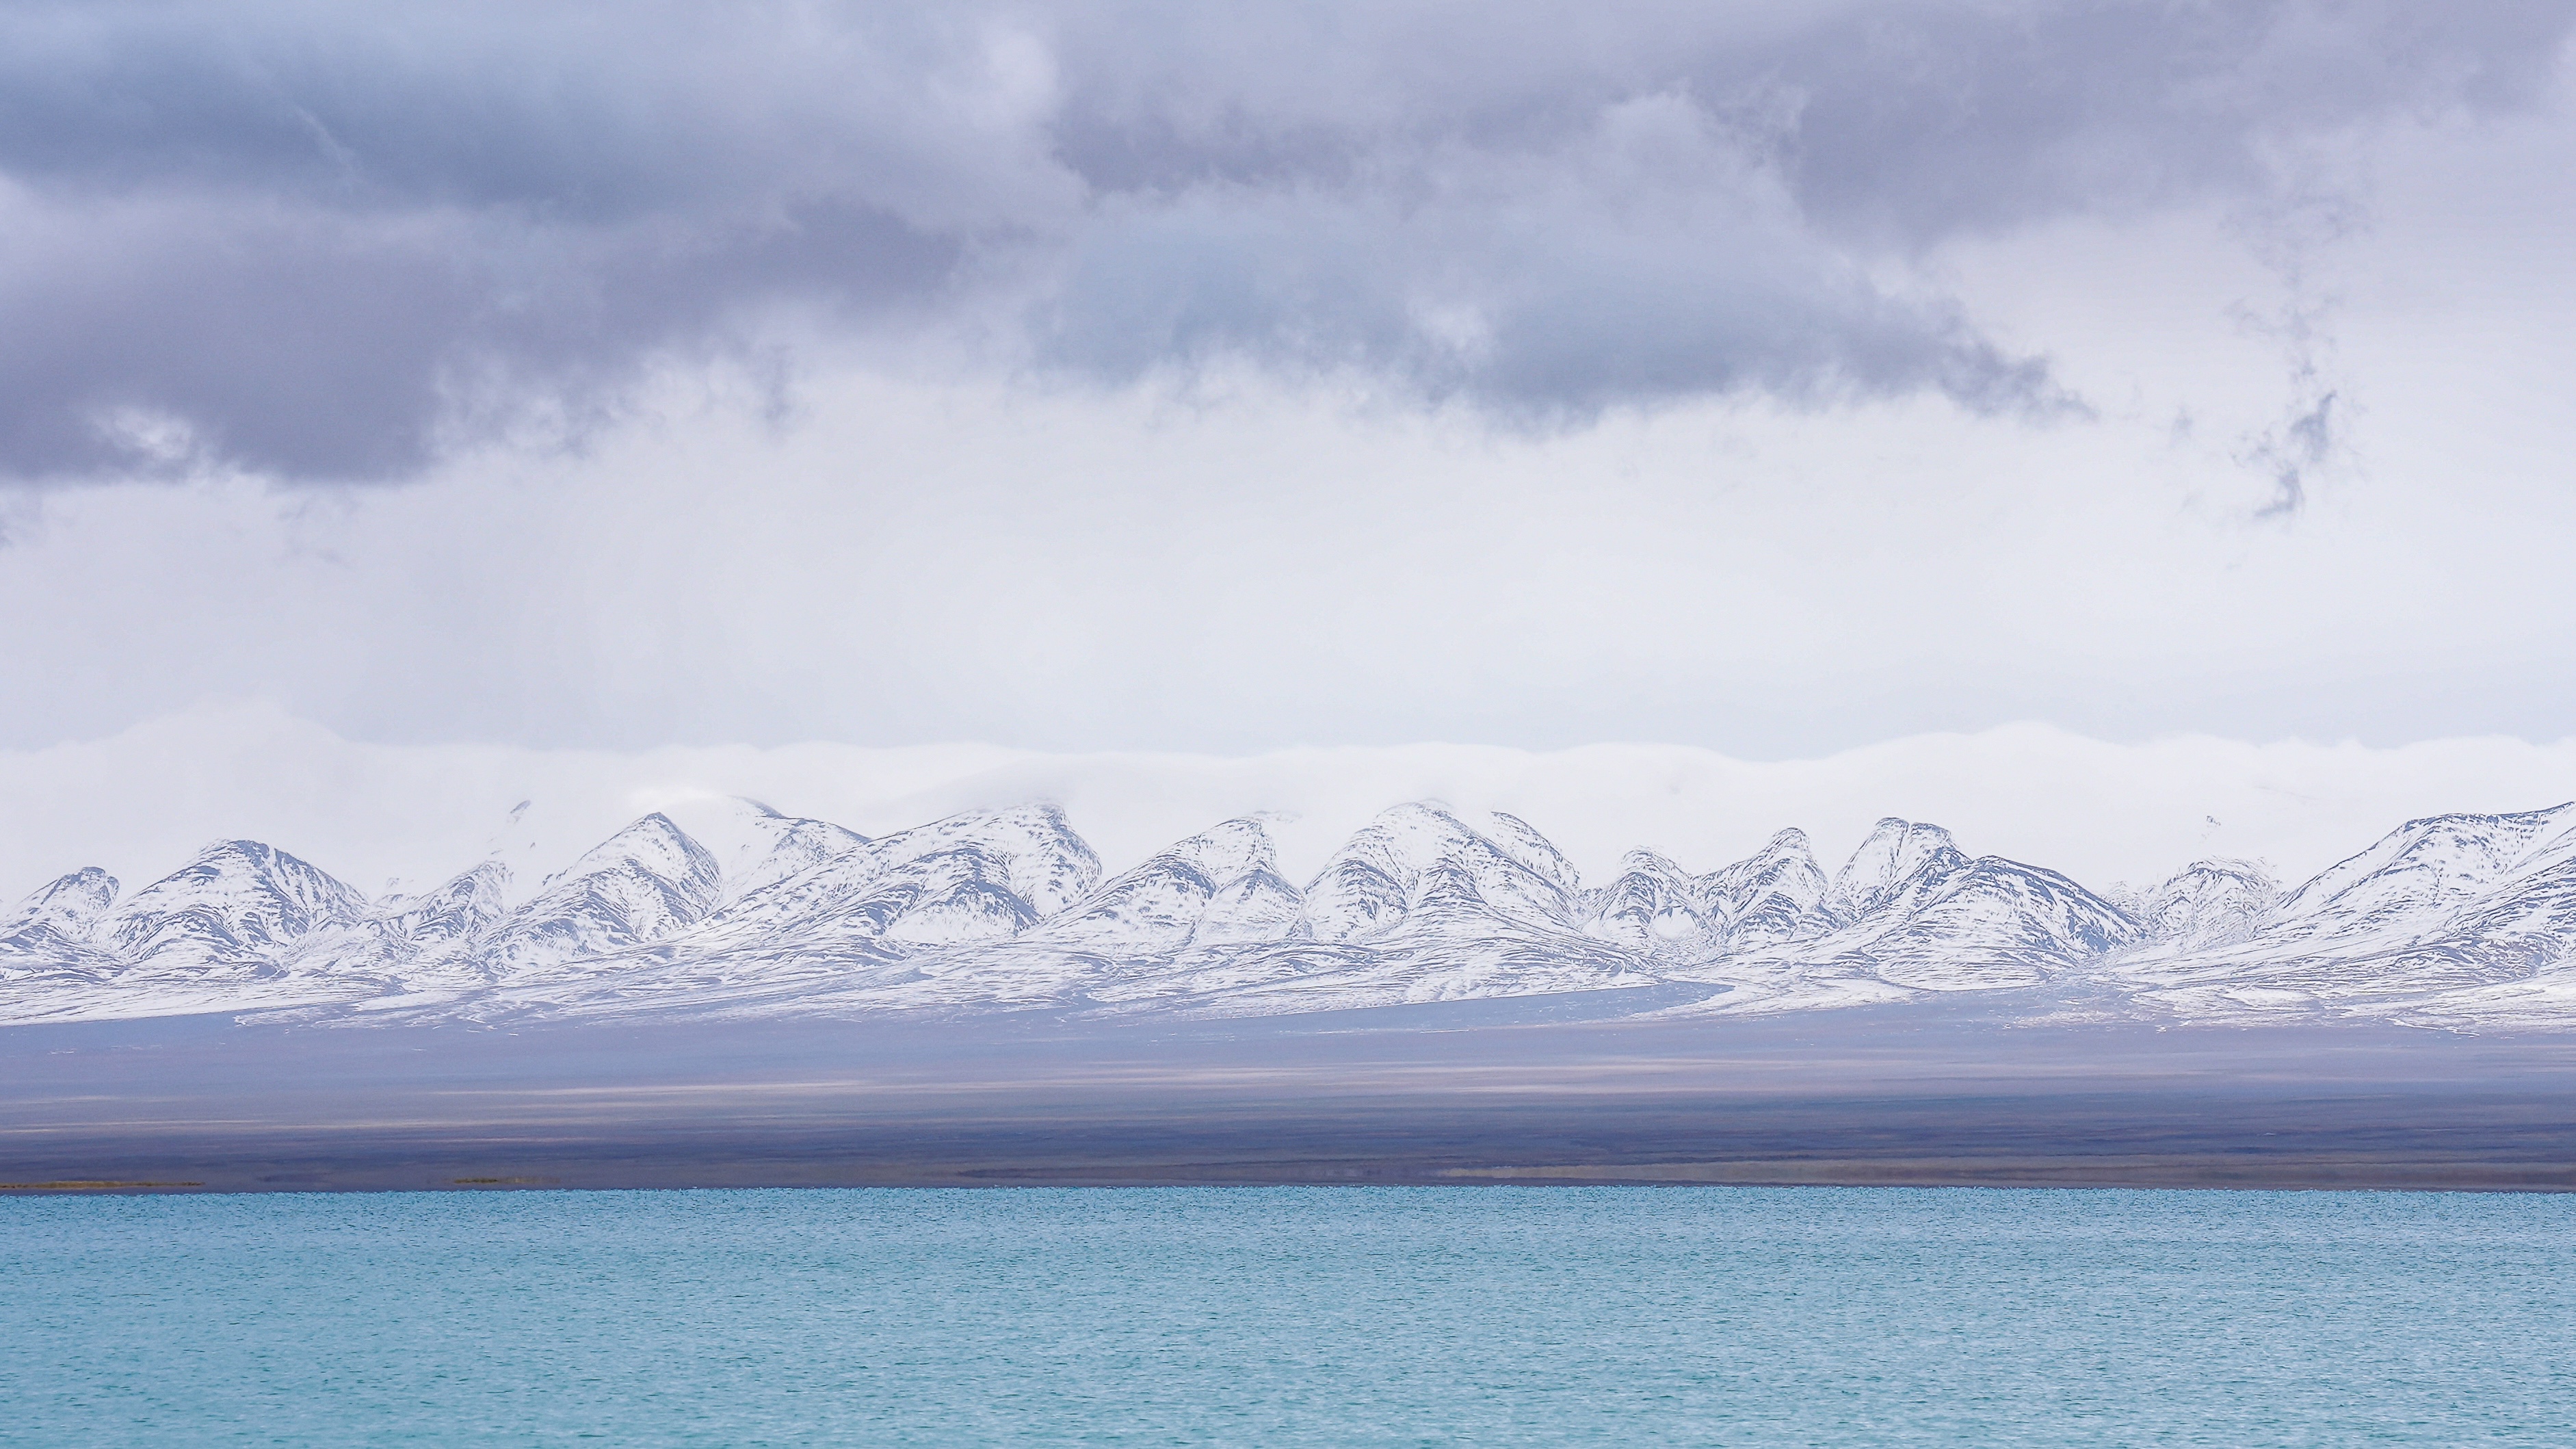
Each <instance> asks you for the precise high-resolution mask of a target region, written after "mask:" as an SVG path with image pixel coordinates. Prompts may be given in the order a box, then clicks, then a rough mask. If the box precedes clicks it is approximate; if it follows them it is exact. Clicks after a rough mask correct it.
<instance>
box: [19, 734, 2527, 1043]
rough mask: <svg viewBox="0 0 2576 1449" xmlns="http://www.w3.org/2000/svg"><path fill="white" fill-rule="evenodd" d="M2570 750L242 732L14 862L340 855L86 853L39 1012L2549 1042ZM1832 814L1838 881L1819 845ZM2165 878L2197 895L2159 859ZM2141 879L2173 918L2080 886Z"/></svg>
mask: <svg viewBox="0 0 2576 1449" xmlns="http://www.w3.org/2000/svg"><path fill="white" fill-rule="evenodd" d="M2567 756H2568V749H2567V747H2564V746H2561V747H2546V748H2545V747H2535V746H2531V745H2526V744H2520V743H2516V742H2510V741H2460V742H2449V743H2443V744H2434V745H2423V746H2415V747H2411V748H2409V749H2405V750H2391V751H2369V750H2361V749H2357V748H2353V747H2339V748H2313V747H2307V746H2264V747H2254V746H2244V745H2231V744H2225V743H2221V742H2214V741H2205V740H2183V741H2174V742H2170V743H2166V744H2158V745H2147V746H2137V747H2118V746H2110V745H2103V744H2100V743H2098V742H2092V741H2085V740H2080V739H2075V738H2072V737H2069V736H2066V735H2063V734H2060V733H2057V732H2054V731H2049V730H2044V729H2035V728H2016V729H2005V730H1996V731H1991V732H1988V733H1985V734H1981V735H1975V736H1959V737H1940V738H1932V739H1922V740H1909V741H1901V742H1897V743H1894V744H1890V745H1886V746H1881V747H1877V748H1875V749H1871V750H1863V751H1855V752H1852V753H1850V754H1846V755H1841V756H1836V757H1833V758H1831V759H1828V760H1822V761H1814V762H1797V763H1780V764H1746V763H1743V762H1737V761H1730V760H1727V759H1724V758H1723V757H1720V756H1716V755H1713V754H1709V753H1707V752H1704V751H1695V750H1688V749H1679V748H1670V747H1659V746H1624V745H1622V746H1598V747H1593V748H1589V749H1582V750H1572V751H1565V752H1560V753H1553V754H1530V753H1522V752H1516V751H1508V750H1493V749H1470V748H1455V747H1443V746H1414V747H1406V748H1401V749H1381V750H1334V751H1295V752H1284V753H1280V754H1274V755H1267V756H1261V757H1257V758H1252V759H1246V760H1219V759H1199V758H1187V757H1170V756H1083V757H1048V756H1038V755H1029V754H1023V753H1015V752H1010V751H1002V750H995V749H989V748H982V747H953V748H941V749H915V750H900V751H870V750H855V749H844V748H838V747H824V746H803V747H794V748H788V749H777V750H748V749H744V750H705V751H667V752H658V753H655V754H651V755H642V756H606V755H581V754H542V753H534V752H523V751H501V750H489V749H463V748H459V749H426V748H391V747H382V746H361V745H353V744H349V743H347V742H344V741H340V740H336V739H334V738H332V737H330V736H329V735H328V734H326V733H324V732H321V731H318V730H314V729H312V728H311V727H309V726H302V725H297V724H295V723H294V722H292V721H286V720H282V719H279V718H277V717H274V716H269V715H263V714H261V713H258V712H255V711H243V712H235V713H229V714H221V715H213V716H205V717H200V718H197V719H193V720H189V721H174V722H165V723H164V724H162V725H157V726H153V727H151V728H148V729H145V730H138V731H136V732H134V733H131V734H129V735H126V736H122V737H119V738H118V739H115V740H111V741H107V742H104V743H101V744H96V745H83V746H66V747H63V748H61V749H57V750H51V751H44V752H39V753H37V754H32V755H21V756H17V757H14V758H12V759H11V760H9V761H8V763H7V769H6V779H7V781H8V788H9V790H10V800H11V812H12V813H11V823H12V825H13V826H15V827H17V828H16V829H14V830H13V831H12V832H11V835H10V839H9V848H10V849H11V850H12V851H13V852H18V853H21V854H32V853H33V852H34V851H36V850H39V849H41V850H44V851H47V852H50V853H52V854H53V855H54V857H55V861H56V864H55V866H54V869H56V870H61V869H63V867H64V866H65V865H68V864H71V863H72V862H73V861H78V860H79V857H80V855H82V854H90V855H91V856H92V859H93V860H97V859H105V860H115V861H120V862H121V861H123V860H126V859H128V858H130V857H131V855H132V853H133V852H134V850H135V848H136V847H135V844H134V837H138V836H139V837H143V838H144V839H145V840H146V842H147V843H153V837H155V836H156V835H158V836H159V837H162V838H165V839H166V838H168V837H170V836H171V835H172V834H173V833H174V832H183V831H184V832H196V831H199V830H200V829H201V828H202V825H203V824H211V823H212V822H213V821H214V820H215V819H216V818H219V817H222V816H224V815H225V813H226V812H230V813H231V818H232V819H233V820H234V821H242V820H245V819H247V821H249V822H251V823H254V824H256V825H258V826H259V828H260V830H261V832H262V834H263V835H267V834H274V835H275V836H278V837H283V838H286V839H290V840H293V841H294V842H295V843H296V848H297V850H298V851H309V852H311V855H310V856H306V855H303V854H297V853H290V852H289V851H288V850H286V849H281V848H279V847H278V846H277V845H276V844H274V843H271V842H269V841H266V840H263V839H260V838H252V836H251V834H250V832H248V831H241V830H238V828H236V831H235V832H234V837H233V838H231V839H227V840H219V841H217V842H216V843H215V844H212V845H206V846H202V847H201V848H200V847H195V846H193V845H192V846H191V847H190V848H189V849H187V850H176V851H173V852H172V854H173V855H176V856H179V857H181V858H183V859H184V860H185V864H183V865H181V866H180V868H179V869H177V870H176V871H168V866H167V862H166V860H165V861H164V862H163V863H162V864H161V865H159V866H158V867H157V868H155V869H153V870H151V871H148V872H142V873H137V875H136V876H135V878H136V879H140V880H142V881H144V882H145V884H143V885H141V886H140V888H138V889H126V888H125V887H124V886H122V885H121V884H120V882H119V879H118V875H119V872H118V871H117V870H115V869H107V868H101V867H100V866H98V865H95V864H88V863H82V864H81V866H80V868H78V869H73V870H71V871H69V873H66V874H61V875H59V876H57V877H56V878H54V879H52V880H51V881H50V882H49V883H46V884H42V885H39V886H37V887H36V888H35V889H34V890H33V892H32V893H31V894H29V895H28V896H27V897H26V898H25V899H24V900H23V901H22V902H21V903H20V904H19V905H18V906H17V907H16V908H15V909H14V910H12V911H10V912H9V913H8V914H7V915H6V916H0V1021H46V1020H53V1021H60V1020H76V1019H96V1018H102V1017H136V1016H153V1015H173V1014H184V1013H198V1012H210V1011H236V1012H260V1011H281V1010H285V1011H303V1012H306V1013H309V1014H312V1019H314V1020H316V1021H338V1022H347V1023H354V1022H385V1021H399V1020H416V1019H419V1018H421V1017H424V1016H428V1017H436V1018H441V1019H466V1020H476V1021H499V1020H508V1019H548V1020H616V1019H634V1018H640V1017H656V1016H659V1017H669V1016H680V1017H723V1018H743V1017H762V1016H780V1015H799V1016H801V1015H814V1014H823V1015H873V1014H879V1013H887V1012H925V1011H926V1012H940V1013H955V1012H977V1011H989V1010H1027V1009H1047V1010H1056V1011H1071V1012H1076V1013H1089V1014H1096V1015H1102V1016H1132V1015H1136V1014H1150V1013H1161V1012H1171V1013H1181V1014H1186V1015H1193V1016H1256V1015H1258V1016H1269V1015H1280V1014H1294V1013H1304V1012H1312V1011H1322V1010H1348V1009H1357V1008H1369V1007H1380V1006H1390V1005H1399V1004H1406V1003H1420V1002H1437V1001H1461V1000H1473V999H1488V998H1505V997H1528V996H1546V995H1555V994H1562V993H1581V992H1602V991H1637V990H1640V989H1643V988H1654V990H1652V991H1648V992H1645V993H1644V995H1642V996H1640V997H1637V998H1633V999H1637V1000H1645V999H1648V998H1651V999H1652V1000H1653V1001H1654V1002H1655V1008H1654V1009H1656V1010H1658V1011H1660V1012H1662V1013H1664V1014H1679V1015H1691V1014H1698V1013H1746V1012H1777V1011H1794V1010H1806V1009H1827V1008H1834V1007H1842V1006H1853V1005H1862V1004H1869V1003H1877V1002H1885V1001H1893V1000H1903V999H1908V998H1914V997H1922V996H1927V995H1933V994H1946V993H1960V992H1983V991H2015V992H2023V993H2028V992H2030V991H2031V990H2032V989H2034V988H2041V989H2043V991H2044V992H2045V989H2048V988H2064V989H2063V990H2062V991H2060V992H2058V994H2056V995H2055V996H2053V997H2050V998H2048V999H2050V1000H2052V1001H2053V1002H2054V1003H2055V1004H2054V1005H2053V1006H2051V1007H2049V1008H2047V1010H2048V1011H2049V1012H2050V1013H2052V1014H2053V1015H2054V1016H2056V1017H2060V1018H2062V1017H2064V1016H2066V1015H2068V1014H2069V1013H2072V1014H2076V1015H2083V1014H2092V1015H2095V1016H2101V1015H2109V1016H2134V1017H2146V1018H2152V1019H2176V1020H2281V1019H2287V1018H2307V1017H2315V1018H2352V1017H2363V1018H2376V1019H2383V1020H2393V1021H2399V1022H2404V1023H2410V1024H2416V1025H2426V1026H2442V1027H2466V1028H2476V1027H2512V1028H2534V1027H2537V1028H2546V1029H2555V1028H2559V1027H2564V1026H2576V805H2564V804H2559V803H2557V801H2556V800H2554V799H2551V798H2550V797H2551V796H2559V798H2562V799H2563V795H2561V793H2560V787H2564V786H2569V785H2571V784H2576V781H2571V780H2570V778H2569V762H2568V759H2567ZM2444 794H2447V795H2448V796H2449V799H2448V800H2447V801H2446V802H2445V804H2446V805H2447V806H2449V807H2450V808H2448V809H2446V810H2439V811H2436V810H2425V811H2422V812H2421V813H2420V814H2419V815H2418V818H2415V819H2412V820H2409V821H2407V823H2405V824H2403V825H2401V826H2398V827H2397V828H2396V829H2394V830H2393V831H2392V830H2390V829H2389V828H2388V826H2389V824H2390V823H2391V822H2390V820H2389V818H2388V816H2386V815H2382V816H2381V817H2380V818H2378V819H2377V820H2373V821H2370V822H2368V823H2367V824H2366V825H2365V826H2362V827H2359V828H2355V827H2353V825H2352V817H2355V816H2359V815H2363V814H2365V813H2367V812H2370V811H2372V810H2386V809H2389V808H2390V807H2392V806H2404V807H2406V808H2409V809H2413V808H2415V807H2416V805H2417V804H2418V802H2420V801H2422V800H2424V799H2426V798H2438V797H2440V796H2442V795H2444ZM2564 794H2576V788H2569V789H2566V790H2565V791H2564ZM2534 795H2540V796H2541V797H2542V799H2541V800H2540V801H2537V802H2535V801H2534V800H2533V798H2532V797H2533V796H2534ZM2499 797H2504V798H2507V799H2508V800H2509V801H2510V803H2512V804H2517V805H2522V806H2526V807H2527V806H2529V805H2532V804H2535V803H2538V804H2542V805H2543V806H2544V807H2545V808H2539V809H2531V808H2523V809H2518V810H2499V809H2494V808H2491V807H2488V802H2490V801H2492V800H2495V799H2497V798H2499ZM2464 798H2465V801H2466V803H2468V804H2470V805H2471V806H2472V807H2486V808H2470V809H2466V810H2462V809H2459V808H2457V807H2458V805H2459V804H2461V803H2462V802H2463V799H2464ZM22 801H24V802H29V803H25V804H21V803H19V802H22ZM1862 801H1869V802H1872V808H1883V806H1884V802H1891V801H1892V802H1895V803H1898V804H1900V805H1905V806H1909V807H1912V809H1913V810H1914V811H1915V812H1918V813H1915V814H1914V816H1913V818H1911V819H1909V818H1906V817H1904V816H1895V815H1880V816H1877V817H1875V818H1873V819H1870V820H1859V819H1857V817H1856V815H1855V813H1854V812H1855V811H1857V810H1859V809H1860V808H1862V807H1861V803H1860V802H1862ZM816 802H820V804H819V805H818V804H817V803H816ZM1925 805H1930V806H1932V807H1934V808H1935V809H1940V810H1942V811H1943V812H1944V813H1945V814H1946V815H1947V817H1948V818H1947V821H1946V822H1945V823H1946V824H1948V825H1951V826H1954V827H1956V828H1955V829H1952V828H1944V826H1943V825H1934V824H1928V823H1923V821H1922V816H1923V815H1927V814H1931V813H1932V811H1930V810H1924V809H1922V807H1923V806H1925ZM2221 809H2224V810H2225V811H2226V812H2227V813H2226V814H2224V815H2222V814H2220V813H2219V811H2220V810H2221ZM1801 816H1803V818H1805V819H1806V820H1808V821H1811V822H1817V823H1818V826H1819V829H1820V830H1821V831H1823V832H1830V833H1828V834H1827V835H1826V837H1825V840H1824V842H1823V843H1824V844H1825V846H1826V849H1825V851H1824V853H1823V856H1822V859H1821V860H1820V859H1819V852H1818V851H1817V849H1816V848H1815V847H1816V844H1817V842H1816V840H1815V838H1814V837H1812V836H1811V835H1810V834H1809V833H1807V832H1806V831H1804V830H1801V829H1797V828H1781V827H1783V826H1787V825H1789V824H1790V822H1791V821H1794V820H1796V819H1798V818H1800V817H1801ZM889 821H891V822H893V823H892V824H891V826H890V825H889V824H888V822H889ZM925 822H926V823H925ZM1174 822H1180V825H1179V828H1178V829H1176V830H1174V831H1173V833H1172V834H1165V835H1159V836H1158V835H1157V834H1155V832H1157V831H1160V830H1163V829H1165V828H1167V827H1169V826H1171V825H1172V824H1173V823H1174ZM281 827H282V828H281ZM2345 830H2349V832H2350V833H2349V834H2346V835H2344V836H2343V837H2342V838H2341V839H2339V840H2337V839H2335V836H2336V833H2337V832H2339V831H2345ZM120 831H121V832H123V833H122V834H120ZM585 831H590V832H595V833H593V834H589V835H587V836H584V835H582V834H580V833H578V832H585ZM1837 835H1839V836H1841V837H1842V838H1841V839H1836V838H1835V837H1836V836H1837ZM601 837H605V839H602V838H601ZM317 839H318V840H319V841H320V843H321V844H320V847H319V848H317V846H316V845H315V844H314V842H315V841H316V840H317ZM2374 839H2375V840H2376V843H2375V844H2374V843H2371V842H2372V841H2373V840H2374ZM1963 841H1966V842H1968V843H1967V844H1966V845H1965V846H1963V844H1962V842H1963ZM2329 841H2332V842H2333V843H2332V844H2329V843H2328V842H2329ZM2142 842H2144V843H2142ZM2052 845H2054V846H2058V847H2062V849H2063V850H2064V851H2065V852H2068V853H2067V854H2060V855H2056V856H2051V855H2049V854H2046V853H2044V852H2045V850H2046V849H2047V848H2048V847H2050V846H2052ZM2033 846H2037V847H2040V848H2039V849H2032V847H2033ZM2213 847H2214V848H2213ZM2231 847H2232V848H2233V852H2232V853H2229V848H2231ZM2248 847H2252V848H2248ZM2167 849H2170V850H2173V851H2174V852H2175V854H2177V855H2179V856H2181V857H2182V858H2183V860H2187V861H2188V862H2189V863H2188V864H2183V862H2182V861H2180V860H2178V861H2176V862H2175V863H2176V864H2180V865H2181V867H2182V868H2180V869H2178V870H2173V871H2171V872H2170V873H2169V874H2168V873H2166V872H2164V871H2159V872H2157V873H2156V874H2155V875H2154V876H2147V875H2146V874H2145V872H2142V871H2137V870H2136V869H2135V867H2136V865H2137V864H2138V863H2140V862H2141V861H2142V860H2145V859H2152V858H2153V857H2152V856H2151V855H2150V854H2149V852H2150V851H2154V850H2167ZM326 850H327V851H328V852H329V853H328V854H326V853H325V852H326ZM191 852H193V853H191ZM441 852H444V860H443V861H442V862H441V863H440V864H439V865H438V866H437V867H436V868H434V869H425V868H424V867H425V866H426V864H427V862H428V861H429V860H431V859H433V858H435V857H436V856H437V855H438V854H439V853H441ZM65 857H70V858H71V859H70V860H65ZM2248 857H2269V858H2270V863H2268V864H2267V863H2266V862H2265V861H2264V860H2263V859H2260V858H2248ZM322 861H329V862H331V864H330V865H329V866H328V867H325V866H324V865H323V864H321V863H320V862H322ZM351 861H357V862H361V863H363V865H364V866H365V868H369V869H376V870H382V871H383V872H384V875H383V876H382V877H380V878H383V879H385V880H386V881H387V884H386V885H385V887H384V888H382V889H380V890H372V891H371V890H365V889H361V888H358V887H356V886H354V885H352V884H350V883H348V874H346V873H347V872H348V870H349V867H348V862H351ZM2311 861H2314V862H2317V865H2310V864H2309V862H2311ZM2088 863H2089V864H2088ZM2285 863H2286V864H2290V865H2291V866H2292V867H2293V868H2294V869H2297V870H2298V871H2299V875H2290V876H2284V875H2283V873H2282V870H2281V867H2282V865H2284V864H2285ZM2112 865H2119V866H2121V867H2122V868H2123V869H2124V871H2125V872H2126V873H2130V874H2133V875H2137V876H2140V877H2142V878H2144V879H2147V880H2151V881H2153V882H2154V883H2152V884H2147V885H2140V886H2120V885H2114V884H2109V883H2102V884H2099V885H2098V886H2096V887H2088V885H2086V884H2084V883H2082V877H2083V876H2085V875H2091V876H2092V877H2093V879H2094V880H2095V881H2097V882H2100V881H2101V880H2102V874H2101V873H2102V872H2103V871H2104V870H2105V869H2106V868H2109V867H2110V866H2112ZM2320 865H2321V866H2323V867H2324V868H2322V869H2319V868H2318V866H2320ZM126 869H128V870H130V869H131V867H130V866H128V867H126ZM165 872H166V873H165ZM2302 876H2305V877H2307V879H2306V880H2305V883H2304V884H2301V885H2297V886H2296V888H2295V889H2290V890H2287V891H2285V890H2283V889H2282V884H2283V883H2284V881H2285V880H2286V881H2296V880H2298V879H2300V878H2301V877H2302Z"/></svg>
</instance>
